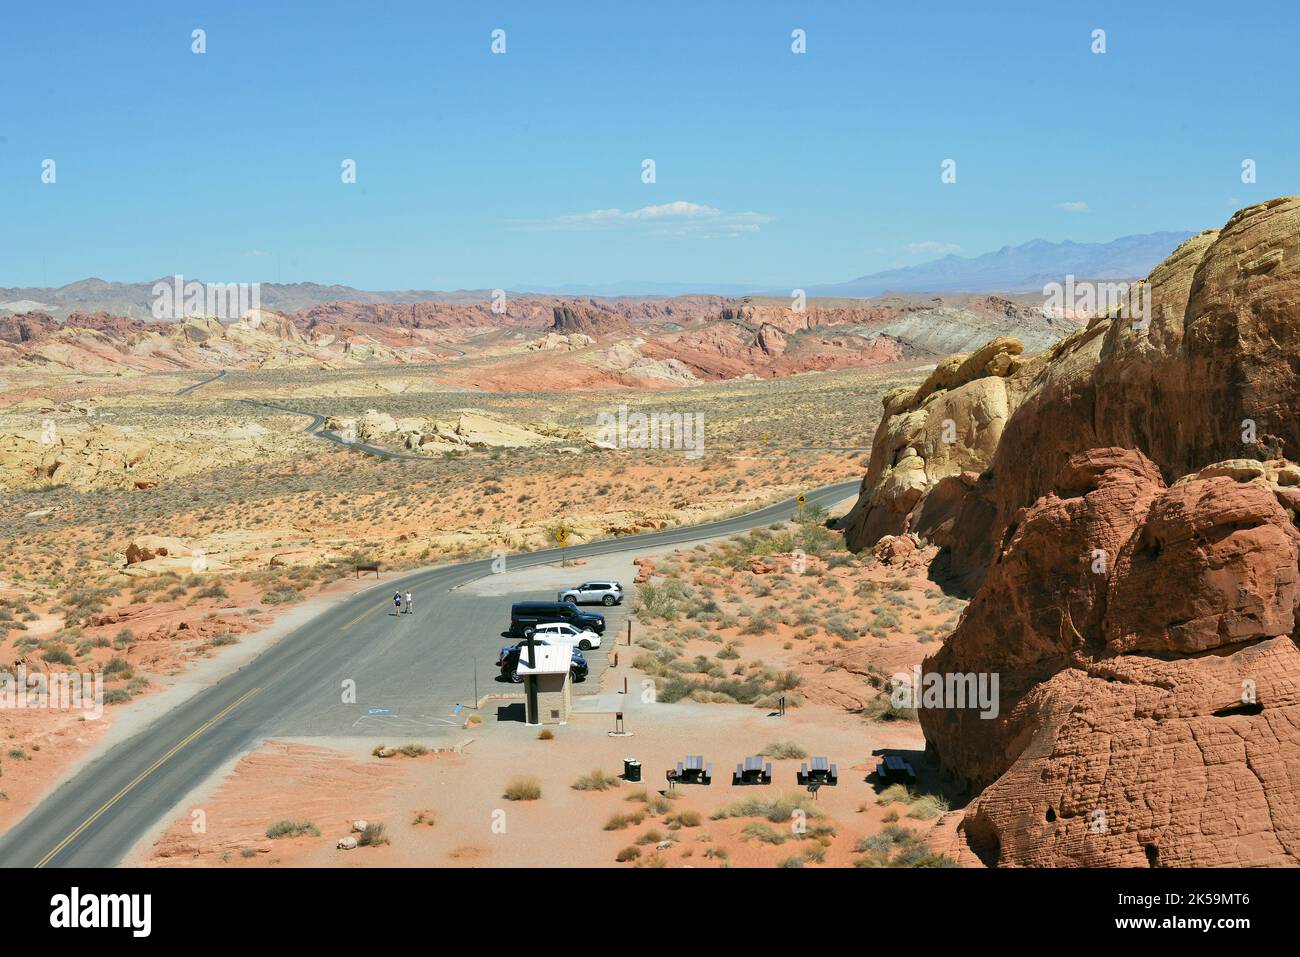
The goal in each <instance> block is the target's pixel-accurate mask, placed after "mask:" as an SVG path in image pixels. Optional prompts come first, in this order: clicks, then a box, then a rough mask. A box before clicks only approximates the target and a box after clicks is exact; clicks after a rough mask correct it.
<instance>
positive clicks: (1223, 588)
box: [846, 197, 1300, 866]
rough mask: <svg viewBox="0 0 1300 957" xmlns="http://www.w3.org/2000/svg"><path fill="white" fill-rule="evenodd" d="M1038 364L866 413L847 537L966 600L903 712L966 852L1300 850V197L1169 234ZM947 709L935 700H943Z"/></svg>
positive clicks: (1027, 861) (991, 358)
mask: <svg viewBox="0 0 1300 957" xmlns="http://www.w3.org/2000/svg"><path fill="white" fill-rule="evenodd" d="M1147 285H1148V287H1149V292H1150V308H1149V310H1148V309H1145V308H1142V307H1141V305H1140V297H1135V299H1134V300H1132V301H1130V303H1129V304H1128V306H1127V308H1126V309H1125V310H1124V311H1123V312H1115V313H1112V314H1110V315H1107V316H1104V317H1099V318H1096V319H1093V320H1092V321H1091V322H1089V324H1088V326H1087V327H1086V328H1085V329H1082V330H1080V331H1079V332H1078V333H1077V334H1075V335H1073V336H1071V337H1070V338H1068V339H1066V340H1064V341H1063V342H1061V343H1059V344H1057V345H1056V346H1054V347H1053V348H1052V349H1051V350H1049V351H1048V352H1045V353H1043V354H1042V355H1040V356H1037V357H1034V358H1029V359H1026V358H1024V357H1023V356H1022V355H1021V354H1020V352H1021V350H1020V345H1019V343H1018V342H1015V341H1014V340H1009V339H1003V340H1000V341H997V342H994V343H991V344H989V346H988V347H986V348H984V349H981V350H979V351H977V352H976V353H974V354H973V355H971V356H969V357H957V358H954V359H953V360H950V361H947V362H945V363H942V364H940V366H939V367H938V368H937V369H936V370H935V373H934V374H933V375H932V376H931V377H930V379H929V381H927V382H926V383H925V384H924V385H922V386H921V387H920V388H919V389H916V390H912V389H904V390H895V391H894V392H891V393H889V394H888V395H886V396H885V398H884V406H885V408H884V416H883V418H882V421H881V423H880V426H879V428H878V430H877V433H876V438H875V443H874V447H873V451H872V456H871V460H870V465H869V468H868V473H867V476H866V479H865V481H864V484H863V491H862V494H861V496H860V499H859V501H858V504H857V506H856V507H855V509H854V510H853V512H852V513H851V515H850V516H849V517H848V519H847V522H846V525H847V535H848V538H849V542H850V544H851V545H852V546H853V547H855V548H863V547H866V546H868V545H871V544H874V543H876V542H878V541H879V540H881V539H882V538H883V537H884V536H887V535H896V534H899V533H903V532H911V533H916V534H917V535H919V536H922V537H924V538H928V539H930V540H931V541H933V542H934V543H936V544H938V545H941V546H942V550H941V552H940V554H939V557H938V558H937V559H936V565H935V566H934V567H933V568H932V573H933V574H934V575H935V576H936V577H938V578H940V579H941V580H942V579H944V578H945V577H946V578H947V580H948V581H950V582H951V583H952V584H954V585H955V586H957V587H963V588H965V589H967V590H970V591H973V592H974V598H973V600H972V602H971V604H970V606H969V608H968V609H967V612H966V614H965V616H964V617H963V619H962V621H961V623H960V624H959V625H958V627H957V630H956V631H955V632H954V633H953V634H952V635H951V636H950V637H949V638H948V640H947V641H946V642H945V644H944V646H943V648H942V650H940V651H939V652H938V653H937V654H935V655H933V656H932V657H930V658H929V659H927V660H926V662H925V665H924V670H925V671H926V672H934V673H939V674H942V675H954V674H966V673H981V674H990V673H991V674H997V675H999V676H1000V685H1001V691H1000V710H999V714H998V716H997V717H995V718H992V719H988V718H981V717H980V716H979V714H977V713H976V712H974V711H971V710H969V709H965V708H961V707H936V708H924V709H923V710H922V711H921V721H922V726H923V728H924V730H925V734H926V740H927V747H928V749H929V750H930V751H932V752H933V753H934V754H936V755H937V756H938V757H939V758H940V760H941V761H942V763H943V766H944V768H945V770H946V771H947V772H948V773H949V774H950V775H952V777H953V778H955V779H956V780H958V781H960V782H963V783H965V784H966V785H967V786H968V787H969V788H970V789H971V790H972V791H975V792H978V796H977V797H976V798H975V800H973V801H972V803H971V804H970V805H969V806H967V808H966V809H965V810H964V811H963V812H960V813H959V814H958V815H957V824H956V830H955V841H956V843H957V845H958V846H959V847H960V848H962V849H963V850H964V851H966V852H969V853H972V854H973V855H975V856H977V857H978V858H979V859H981V860H983V861H984V862H985V863H987V864H1004V865H1025V866H1044V865H1047V866H1054V865H1125V866H1192V865H1199V866H1227V865H1269V864H1281V863H1286V864H1296V863H1297V862H1300V785H1298V784H1297V783H1296V780H1295V776H1294V774H1292V773H1291V772H1290V770H1289V769H1290V768H1292V767H1294V766H1295V765H1296V763H1297V762H1298V761H1300V690H1297V689H1300V683H1298V679H1300V650H1298V649H1297V647H1296V643H1295V642H1296V639H1297V637H1300V635H1297V625H1296V614H1297V609H1298V606H1300V573H1298V570H1297V563H1298V562H1300V533H1298V532H1297V529H1296V515H1297V511H1300V467H1297V466H1296V465H1294V464H1292V463H1291V462H1289V461H1287V460H1286V459H1285V458H1284V456H1285V455H1287V454H1292V455H1294V454H1295V449H1296V448H1297V447H1300V419H1297V416H1296V401H1295V396H1296V395H1297V394H1300V381H1297V380H1298V379H1300V368H1298V367H1297V363H1296V361H1295V357H1296V356H1297V355H1300V198H1294V197H1292V198H1284V199H1277V200H1273V201H1271V202H1268V203H1264V204H1261V205H1258V206H1252V207H1249V208H1247V209H1243V210H1241V211H1240V212H1238V213H1236V214H1235V215H1234V216H1233V217H1232V218H1231V219H1230V220H1229V221H1228V223H1227V224H1226V225H1225V226H1224V227H1223V228H1222V229H1218V230H1209V231H1207V232H1204V233H1201V234H1199V235H1197V236H1195V237H1193V238H1191V239H1189V240H1188V241H1187V242H1185V243H1184V244H1183V245H1182V246H1180V247H1179V248H1178V249H1177V250H1176V251H1175V252H1174V253H1173V254H1172V255H1171V256H1170V257H1169V258H1168V259H1167V260H1165V261H1164V262H1163V263H1162V264H1161V265H1159V266H1158V267H1156V269H1155V270H1154V271H1153V272H1152V273H1151V275H1150V276H1149V277H1148V280H1147ZM949 704H951V702H949Z"/></svg>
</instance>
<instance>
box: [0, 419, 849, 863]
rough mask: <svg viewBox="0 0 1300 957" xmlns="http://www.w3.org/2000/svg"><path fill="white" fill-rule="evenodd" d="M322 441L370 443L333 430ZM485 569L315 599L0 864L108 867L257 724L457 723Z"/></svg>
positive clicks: (656, 537)
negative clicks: (470, 589)
mask: <svg viewBox="0 0 1300 957" xmlns="http://www.w3.org/2000/svg"><path fill="white" fill-rule="evenodd" d="M258 404H261V403H258ZM267 407H268V408H276V407H274V406H267ZM281 411H286V412H288V411H294V410H289V409H284V410H281ZM298 414H300V415H308V416H310V417H312V418H313V419H319V422H315V423H314V424H313V426H312V427H311V428H313V429H317V430H319V428H320V425H322V424H323V422H324V419H323V417H320V416H316V415H315V414H314V413H298ZM316 434H318V435H320V436H321V437H322V438H330V435H331V433H328V432H320V431H317V432H316ZM331 440H332V441H336V442H338V444H342V445H345V446H347V447H349V448H354V449H357V450H358V451H366V452H370V451H371V450H370V449H369V448H361V447H359V445H358V444H357V443H344V442H342V440H341V439H338V438H337V436H335V437H333V438H332V439H331ZM378 451H379V452H383V451H384V450H378ZM371 454H375V453H374V452H371ZM385 454H386V455H388V456H394V455H395V453H385ZM419 458H420V459H421V460H422V461H427V460H428V459H427V457H425V456H420V457H419ZM859 486H860V482H859V481H858V480H854V481H850V482H839V483H837V484H835V485H827V486H824V487H822V488H818V489H811V490H809V491H808V492H807V493H806V496H807V505H809V506H812V505H823V506H829V505H832V504H834V503H836V502H839V501H841V500H843V499H845V498H848V497H850V496H852V495H854V494H856V492H857V490H858V488H859ZM794 508H795V502H794V499H786V500H785V501H782V502H778V503H776V504H774V505H769V506H766V507H765V508H760V509H758V510H757V511H754V512H750V513H748V514H745V515H738V516H735V517H732V518H728V519H723V520H721V521H716V522H710V523H708V524H704V525H693V526H684V527H679V528H672V529H665V530H663V531H657V532H647V533H644V534H640V535H629V536H626V537H622V538H612V539H605V540H601V541H597V542H590V543H587V544H583V545H570V546H568V547H567V548H566V549H564V550H563V557H564V558H568V559H574V558H584V557H591V556H596V555H611V554H616V553H619V552H634V551H641V550H644V549H648V548H652V547H658V546H663V545H682V544H687V543H690V542H697V541H702V540H706V539H710V538H716V537H719V536H725V535H731V534H735V533H737V532H744V531H748V530H750V529H753V528H757V527H759V526H762V525H766V524H769V523H771V522H774V521H778V520H783V519H786V518H788V517H789V516H790V515H791V514H792V512H793V510H794ZM559 558H561V549H558V548H552V549H546V550H543V551H536V552H525V553H520V554H517V555H510V556H509V557H508V561H509V567H510V570H511V571H514V570H515V569H518V568H526V567H529V566H533V565H538V564H543V563H546V562H551V561H555V560H557V559H559ZM491 571H492V559H490V558H484V559H479V560H476V561H470V562H463V563H460V564H455V565H444V566H440V567H437V568H432V569H426V570H424V571H420V572H413V573H411V574H409V575H406V576H404V577H402V578H396V579H392V580H390V581H388V582H386V583H385V585H384V586H383V587H377V588H373V589H370V590H367V591H363V592H359V593H357V594H356V595H353V596H352V597H351V598H349V599H348V600H346V601H344V602H341V603H340V604H338V605H335V606H333V607H331V608H329V609H327V610H326V611H323V612H322V613H321V614H319V615H317V616H316V617H315V618H313V619H311V620H310V621H309V622H307V623H305V624H304V625H302V626H300V627H299V628H298V629H297V630H295V631H293V632H291V633H290V634H288V635H286V636H285V637H284V638H282V639H281V640H280V641H278V642H277V643H276V644H274V645H272V646H271V647H270V648H268V649H267V650H266V651H264V652H262V653H261V654H260V655H258V656H257V657H256V658H254V659H252V660H251V661H249V662H248V663H247V664H245V665H244V666H243V667H241V668H240V669H239V670H237V671H235V672H233V673H232V674H230V675H228V676H226V677H225V678H223V679H221V680H220V681H218V682H217V683H215V684H214V685H212V686H211V687H209V688H206V689H204V690H203V691H200V692H199V693H197V694H195V695H193V696H192V697H190V698H189V699H187V700H185V701H184V702H182V703H181V704H179V705H177V706H176V707H174V708H172V709H171V710H170V711H168V712H167V713H165V714H163V715H161V716H159V717H158V718H157V719H156V720H154V721H153V723H152V724H150V725H149V726H148V727H146V728H144V729H143V730H141V731H140V732H138V733H137V734H135V735H134V736H133V737H131V738H129V739H127V740H125V741H123V742H121V743H120V744H118V745H116V746H115V747H113V748H111V749H109V750H108V751H107V752H106V753H104V754H103V755H101V756H100V757H98V758H97V759H95V760H94V761H92V762H90V763H89V764H87V765H86V766H84V767H83V768H82V769H81V770H80V771H78V772H77V773H76V774H75V775H73V776H72V777H71V778H70V779H68V780H67V781H66V782H65V783H64V784H63V785H62V786H61V787H59V788H58V789H57V790H55V791H54V792H53V793H51V794H50V795H49V796H48V797H46V799H45V800H44V801H42V802H41V803H40V804H38V805H37V806H36V807H35V808H33V809H32V810H31V811H30V812H29V813H28V814H27V815H26V817H24V818H23V819H22V820H20V821H17V822H15V823H14V825H13V826H12V827H11V828H10V829H9V831H8V833H6V834H5V835H4V836H3V837H0V866H4V867H46V866H53V867H111V866H113V865H115V864H117V863H119V862H120V861H121V860H122V858H123V857H124V856H125V855H126V854H127V852H128V851H129V850H130V849H131V848H132V847H133V846H134V845H135V844H136V843H137V842H138V841H139V840H140V839H141V838H142V837H143V836H144V835H145V834H147V833H148V832H149V830H150V829H151V828H152V827H153V826H154V825H155V824H157V823H158V822H159V821H160V820H161V819H163V818H164V816H166V815H168V814H171V813H174V812H175V810H176V806H177V804H178V803H179V802H180V801H182V800H183V799H184V798H185V796H186V795H187V794H188V793H189V792H190V791H191V790H192V789H193V788H194V787H195V786H196V785H198V784H200V783H201V782H203V781H204V780H205V779H207V778H208V777H209V776H210V775H211V774H212V773H213V772H214V771H216V770H217V769H219V768H220V767H221V766H222V764H223V763H225V762H227V761H229V760H231V759H233V758H235V757H236V756H238V755H239V754H241V753H242V752H244V751H246V750H248V749H249V748H252V747H255V746H257V744H258V743H259V742H260V741H262V740H264V739H266V738H268V737H274V736H293V737H304V736H341V735H364V736H371V737H378V736H383V735H385V734H386V735H387V736H388V737H389V738H395V737H397V736H398V735H399V734H400V735H403V736H406V737H410V738H420V739H426V740H427V739H429V738H430V737H438V736H450V735H458V734H460V733H462V732H461V730H460V722H459V720H453V718H452V714H453V710H454V709H455V707H456V705H457V704H461V703H466V704H471V705H472V704H474V703H475V702H474V698H473V696H474V693H475V687H476V686H477V688H478V689H479V690H480V691H487V690H493V689H494V688H495V687H496V685H495V684H494V678H495V676H496V668H495V667H493V662H494V661H495V658H496V652H497V650H498V648H499V646H500V645H501V637H500V634H501V632H502V630H503V629H504V628H505V627H506V626H507V625H508V624H509V609H508V607H507V605H508V603H509V601H510V599H509V598H486V597H477V596H474V595H471V594H468V593H466V592H464V591H460V592H457V591H452V589H455V588H457V587H458V586H460V585H464V584H466V583H468V582H471V581H474V580H476V579H479V578H483V577H485V576H486V575H489V574H491ZM394 589H401V590H402V591H407V590H410V591H412V592H413V593H414V594H415V595H416V596H417V597H418V601H417V603H416V612H415V614H413V615H409V616H397V615H394V614H393V613H392V604H391V599H390V597H389V596H390V595H391V594H392V590H394ZM521 597H523V596H521ZM538 597H544V596H538ZM344 679H352V680H354V681H355V682H356V688H357V703H356V704H343V703H342V702H341V697H342V696H341V694H340V687H341V682H342V681H343V680H344Z"/></svg>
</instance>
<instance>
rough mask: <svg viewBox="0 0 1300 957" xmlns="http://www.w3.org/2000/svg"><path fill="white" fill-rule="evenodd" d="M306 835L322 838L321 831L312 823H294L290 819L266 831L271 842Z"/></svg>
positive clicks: (277, 823)
mask: <svg viewBox="0 0 1300 957" xmlns="http://www.w3.org/2000/svg"><path fill="white" fill-rule="evenodd" d="M304 834H306V835H309V836H311V837H320V829H319V828H318V827H316V825H315V824H313V823H312V822H311V821H292V820H290V819H289V818H285V819H284V820H282V821H276V822H275V823H274V824H272V825H271V826H270V827H268V828H267V829H266V836H267V837H269V838H271V840H276V839H277V838H281V837H302V836H303V835H304Z"/></svg>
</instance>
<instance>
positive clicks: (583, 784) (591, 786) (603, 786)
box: [571, 768, 619, 791]
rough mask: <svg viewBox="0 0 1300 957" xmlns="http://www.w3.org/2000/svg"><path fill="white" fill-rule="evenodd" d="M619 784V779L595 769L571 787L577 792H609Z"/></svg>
mask: <svg viewBox="0 0 1300 957" xmlns="http://www.w3.org/2000/svg"><path fill="white" fill-rule="evenodd" d="M618 784H619V779H618V778H616V777H614V776H613V775H612V774H606V773H605V772H604V771H602V770H601V769H600V768H594V769H593V770H591V771H589V772H588V773H586V774H584V775H583V776H582V777H580V778H578V780H576V781H574V782H573V784H572V785H571V786H572V788H573V789H574V790H575V791H608V790H609V789H610V788H613V787H618Z"/></svg>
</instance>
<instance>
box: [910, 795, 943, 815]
mask: <svg viewBox="0 0 1300 957" xmlns="http://www.w3.org/2000/svg"><path fill="white" fill-rule="evenodd" d="M947 810H948V802H947V801H945V800H944V799H943V798H941V797H939V796H938V795H935V794H923V795H921V796H920V797H918V798H917V799H916V800H915V801H913V802H912V807H911V809H910V810H909V811H908V812H907V816H908V817H911V818H916V819H917V820H919V821H931V820H933V819H934V818H936V817H938V816H939V815H940V814H943V813H944V812H946V811H947Z"/></svg>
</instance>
